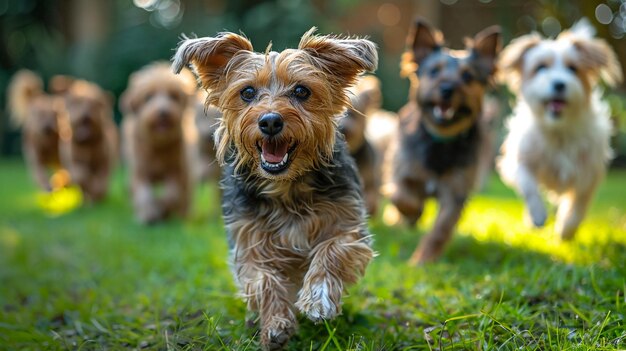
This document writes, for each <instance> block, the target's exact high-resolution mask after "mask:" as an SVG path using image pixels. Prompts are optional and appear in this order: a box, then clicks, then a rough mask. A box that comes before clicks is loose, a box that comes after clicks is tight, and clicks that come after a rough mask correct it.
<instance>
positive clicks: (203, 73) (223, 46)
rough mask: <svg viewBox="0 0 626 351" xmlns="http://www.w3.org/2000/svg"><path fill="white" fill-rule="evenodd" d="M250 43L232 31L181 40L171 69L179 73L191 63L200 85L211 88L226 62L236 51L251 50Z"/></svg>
mask: <svg viewBox="0 0 626 351" xmlns="http://www.w3.org/2000/svg"><path fill="white" fill-rule="evenodd" d="M252 50H253V48H252V44H251V43H250V41H248V39H246V38H245V37H243V36H241V35H238V34H234V33H228V32H227V33H219V34H218V35H217V37H215V38H212V37H204V38H196V39H185V40H183V41H182V42H181V43H180V45H179V46H178V49H176V54H175V55H174V57H173V58H172V60H173V63H172V69H173V70H174V72H175V73H179V72H180V71H181V70H182V69H183V67H184V66H185V65H188V64H191V66H192V67H193V70H194V72H195V73H196V74H197V75H198V78H199V79H200V82H201V84H202V87H203V88H205V89H211V88H213V87H214V85H215V84H217V82H218V81H219V79H220V77H221V76H222V74H224V72H225V69H226V68H227V66H228V62H229V61H230V60H231V59H232V58H233V57H234V56H235V55H237V54H238V53H241V52H251V51H252Z"/></svg>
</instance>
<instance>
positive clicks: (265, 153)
mask: <svg viewBox="0 0 626 351" xmlns="http://www.w3.org/2000/svg"><path fill="white" fill-rule="evenodd" d="M257 147H258V149H259V152H260V153H261V168H263V169H264V170H265V171H266V172H268V173H272V174H277V173H280V172H282V171H284V170H285V169H287V167H289V164H290V162H291V155H293V151H294V150H295V149H296V144H292V143H291V142H289V141H288V140H276V139H264V140H263V141H262V142H261V143H259V144H257Z"/></svg>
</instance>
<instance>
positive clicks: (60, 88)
mask: <svg viewBox="0 0 626 351" xmlns="http://www.w3.org/2000/svg"><path fill="white" fill-rule="evenodd" d="M75 80H76V79H74V78H73V77H70V76H66V75H62V74H57V75H55V76H53V77H52V78H51V79H50V82H48V91H49V92H50V94H57V95H63V94H65V93H67V92H68V91H69V90H70V89H71V88H72V84H73V83H74V81H75Z"/></svg>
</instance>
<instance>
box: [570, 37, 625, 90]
mask: <svg viewBox="0 0 626 351" xmlns="http://www.w3.org/2000/svg"><path fill="white" fill-rule="evenodd" d="M573 45H574V47H575V48H576V50H577V51H578V52H579V53H580V61H579V62H578V64H579V65H580V67H581V68H582V69H584V70H587V71H588V72H591V73H592V74H593V75H594V76H595V77H600V78H601V79H602V80H603V81H604V82H605V83H606V84H608V85H610V86H615V85H617V84H619V83H620V82H621V81H622V79H623V76H622V68H621V66H620V64H619V61H618V60H617V56H616V55H615V52H614V51H613V49H611V46H610V45H609V44H608V43H607V42H606V41H604V40H603V39H598V38H594V39H573Z"/></svg>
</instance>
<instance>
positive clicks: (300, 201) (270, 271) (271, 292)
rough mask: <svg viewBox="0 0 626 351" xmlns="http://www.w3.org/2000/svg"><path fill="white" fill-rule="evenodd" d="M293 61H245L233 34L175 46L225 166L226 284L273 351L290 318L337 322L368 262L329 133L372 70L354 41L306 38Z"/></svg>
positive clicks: (348, 178) (355, 206) (338, 141)
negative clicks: (211, 108)
mask: <svg viewBox="0 0 626 351" xmlns="http://www.w3.org/2000/svg"><path fill="white" fill-rule="evenodd" d="M313 33H314V32H313V30H311V31H309V32H307V33H306V34H305V35H304V36H303V37H302V39H301V41H300V45H299V46H298V48H297V49H287V50H284V51H282V52H274V51H270V50H266V52H265V53H264V54H263V53H256V52H254V51H253V48H252V44H251V43H250V42H249V41H248V40H247V39H246V38H244V37H242V36H240V35H237V34H233V33H221V34H219V35H218V36H216V37H205V38H198V39H188V40H185V41H183V42H182V44H181V45H180V47H179V48H178V51H177V53H176V56H175V58H174V64H173V65H174V68H175V70H176V71H179V70H180V69H181V68H183V66H185V64H187V63H191V64H192V66H193V68H194V70H195V72H196V73H197V75H198V76H199V78H200V80H201V82H202V85H203V87H204V88H206V89H210V95H209V99H208V103H211V104H213V105H215V106H217V107H218V108H219V109H220V110H221V111H222V112H223V117H222V119H221V120H220V124H219V127H218V130H217V133H216V136H217V138H216V139H217V140H216V144H217V155H218V159H219V160H220V161H221V162H222V163H224V173H223V179H222V187H223V191H224V193H223V199H222V209H223V214H224V223H225V226H226V229H227V231H228V233H229V241H230V245H231V250H232V251H231V259H232V267H233V272H234V274H235V278H236V280H237V282H238V283H239V285H240V287H241V292H242V293H243V295H244V297H245V298H246V299H247V302H248V309H249V310H251V311H258V312H259V317H260V324H261V334H260V335H261V343H262V344H263V346H264V348H266V349H276V348H280V347H282V346H283V345H284V344H285V343H286V342H287V340H288V338H289V336H290V335H291V334H292V333H293V332H294V331H295V328H296V322H297V321H296V311H298V310H299V311H300V312H302V313H303V314H305V315H306V316H307V317H308V318H310V319H311V320H313V321H316V322H318V321H321V320H326V319H332V318H334V317H335V316H337V315H338V314H339V313H340V312H341V297H342V294H343V291H344V289H345V288H346V286H347V285H348V284H351V283H354V282H356V281H357V280H358V279H359V277H360V276H361V275H362V274H363V273H364V271H365V268H366V267H367V265H368V263H369V262H370V260H371V259H372V256H373V251H372V249H371V248H370V244H371V239H370V234H369V231H368V229H367V222H366V220H365V217H366V213H365V206H364V202H363V197H362V192H361V186H360V182H359V176H358V173H357V169H356V166H355V165H354V161H353V160H352V159H351V158H350V156H349V155H348V153H347V150H346V148H345V143H344V141H343V138H342V137H341V135H340V134H339V132H338V129H337V120H338V118H339V116H341V114H342V113H343V112H344V110H345V108H346V106H347V105H348V104H349V101H348V96H347V94H346V89H347V88H348V87H349V86H351V85H353V84H354V83H355V81H356V79H357V76H358V75H359V74H360V73H362V72H363V71H372V70H374V69H376V65H377V61H378V57H377V53H376V47H375V45H374V44H373V43H372V42H370V41H368V40H365V39H357V38H338V37H332V36H316V35H314V34H313Z"/></svg>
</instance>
